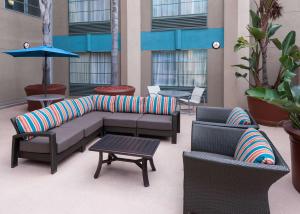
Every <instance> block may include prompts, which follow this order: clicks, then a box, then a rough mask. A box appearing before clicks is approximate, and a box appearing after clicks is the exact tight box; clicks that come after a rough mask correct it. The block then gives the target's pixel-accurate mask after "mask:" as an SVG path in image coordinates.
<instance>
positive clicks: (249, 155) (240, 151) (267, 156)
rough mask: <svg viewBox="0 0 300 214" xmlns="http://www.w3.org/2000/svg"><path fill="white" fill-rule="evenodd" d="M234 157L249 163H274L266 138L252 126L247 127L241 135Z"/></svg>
mask: <svg viewBox="0 0 300 214" xmlns="http://www.w3.org/2000/svg"><path fill="white" fill-rule="evenodd" d="M234 158H235V159H236V160H240V161H245V162H249V163H263V164H269V165H274V164H275V156H274V153H273V150H272V148H271V146H270V144H269V142H268V140H267V139H266V138H265V137H264V136H263V135H262V134H261V133H260V132H259V131H257V130H256V129H253V128H249V129H247V130H246V131H245V132H244V134H243V135H242V137H241V139H240V140H239V143H238V144H237V147H236V150H235V154H234Z"/></svg>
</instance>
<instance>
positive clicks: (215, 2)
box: [0, 0, 300, 107]
mask: <svg viewBox="0 0 300 214" xmlns="http://www.w3.org/2000/svg"><path fill="white" fill-rule="evenodd" d="M5 2H7V0H5ZM18 2H19V1H18ZM21 2H22V1H21ZM25 2H28V0H26V1H25ZM281 2H282V5H283V6H284V8H285V11H284V16H283V18H282V19H281V20H279V22H280V23H282V24H283V25H284V28H283V29H282V30H281V31H280V37H281V38H282V37H283V35H284V34H285V33H286V32H287V31H288V30H291V29H294V30H298V29H300V26H299V25H300V24H299V22H297V21H296V20H297V19H296V18H297V17H299V16H300V12H299V11H300V3H299V2H298V1H294V0H293V1H288V0H282V1H281ZM251 7H254V4H253V2H252V1H250V0H120V15H119V17H120V28H119V29H120V34H119V35H120V36H119V44H120V45H119V49H120V70H121V81H122V84H124V85H133V86H134V87H135V88H136V95H142V96H145V95H147V86H149V85H159V86H161V87H162V88H179V89H180V90H191V89H192V88H193V87H194V86H197V87H203V88H205V89H206V90H205V99H203V100H202V101H203V102H205V103H207V104H208V105H210V106H243V107H247V106H246V98H245V95H244V92H245V90H246V89H247V88H248V87H249V86H248V83H247V82H246V81H242V80H237V79H236V78H235V71H236V70H235V68H233V67H232V65H233V64H237V63H239V58H240V56H242V55H245V54H246V55H247V54H248V52H247V50H245V51H244V52H240V53H234V51H233V46H234V44H235V41H236V39H237V37H238V36H240V35H244V36H247V35H248V34H247V30H246V26H247V24H249V21H250V20H249V15H248V14H249V13H248V11H249V9H250V8H251ZM24 8H25V6H24ZM0 10H3V11H4V13H7V14H16V15H14V16H13V17H17V16H21V17H25V18H24V20H25V19H30V20H31V19H32V20H34V21H36V23H34V24H32V25H31V26H32V27H34V30H31V32H27V29H23V30H24V32H22V33H23V34H25V35H24V37H20V36H18V37H17V39H18V40H19V41H22V42H23V41H29V42H30V43H32V45H35V44H37V43H39V42H40V41H41V32H40V29H41V28H40V27H41V23H40V20H39V18H36V17H32V16H30V15H26V14H24V13H25V12H15V11H12V10H11V9H9V8H5V4H4V6H3V8H1V9H0ZM24 11H28V10H26V9H24ZM1 12H2V11H1ZM1 15H2V13H0V16H1ZM0 18H1V17H0ZM53 19H54V24H53V26H54V46H56V47H60V48H63V49H66V50H69V51H73V52H76V53H78V54H79V55H80V58H78V59H55V60H54V82H57V83H63V84H65V85H67V88H68V93H69V94H70V95H71V96H75V95H85V94H89V93H91V92H92V90H93V88H94V87H95V86H97V85H109V84H110V83H111V58H110V56H111V55H110V52H111V39H112V38H111V22H110V19H111V8H110V0H54V18H53ZM1 20H4V19H1ZM24 20H22V21H21V20H17V19H16V20H15V18H14V19H13V20H11V21H12V22H13V23H14V22H18V21H20V23H17V24H19V25H24ZM290 20H294V21H290ZM1 24H2V25H3V24H4V23H2V21H0V26H1ZM11 25H14V24H11ZM11 28H13V27H11ZM24 28H25V27H24ZM27 34H28V35H31V34H34V35H31V37H30V38H27V37H26V35H27ZM19 35H22V34H19ZM1 36H2V34H1ZM33 38H34V39H33ZM37 38H38V39H37ZM298 38H300V37H299V35H298ZM298 41H299V40H298ZM22 42H20V44H18V45H16V43H14V44H15V46H14V45H8V44H7V46H3V47H2V46H1V44H2V43H5V42H4V40H2V39H1V37H0V47H1V48H2V49H3V50H5V49H12V48H18V47H21V45H22ZM214 42H218V43H220V48H219V49H214V48H213V46H212V44H213V43H214ZM269 55H270V56H272V57H270V63H269V67H270V69H269V70H270V71H271V72H273V73H274V70H276V69H278V66H279V65H278V63H276V60H277V58H278V57H277V56H278V51H277V50H276V49H275V48H274V47H271V48H270V53H269ZM1 60H2V61H5V63H7V65H5V67H8V68H9V69H7V72H9V71H10V70H11V69H12V68H11V67H12V66H15V67H17V66H20V67H19V69H23V70H24V66H23V65H22V62H21V61H19V59H18V60H17V59H12V58H9V57H8V56H4V55H2V54H1V56H0V62H1ZM8 60H10V62H8ZM12 61H13V62H14V63H13V62H12ZM2 63H4V62H2ZM24 63H26V64H27V63H28V65H29V64H30V62H27V61H26V62H25V61H24ZM35 63H40V62H35ZM9 66H10V67H9ZM33 68H34V69H35V70H34V69H33ZM33 68H32V70H34V72H36V73H38V75H35V76H34V78H33V80H32V81H29V82H30V83H35V82H37V83H39V82H40V80H39V78H41V77H39V75H40V76H41V72H40V71H39V70H38V69H37V68H39V67H37V66H34V65H33ZM14 69H17V68H14ZM29 70H30V69H29ZM10 72H11V71H10ZM31 72H33V71H31ZM12 76H14V75H13V74H12ZM15 76H17V75H15ZM15 76H14V77H15ZM271 76H275V75H273V74H271ZM18 78H19V77H18ZM24 78H25V79H24V81H23V79H22V78H21V80H22V87H23V86H24V85H26V84H28V83H29V82H27V81H26V77H24ZM35 78H36V79H35ZM0 81H1V80H0ZM0 87H2V86H1V85H0ZM18 87H19V86H18ZM5 88H9V87H8V86H3V89H4V90H5ZM1 91H2V90H1ZM15 93H17V94H16V95H15V97H14V99H18V98H22V96H24V95H23V91H22V88H21V87H20V88H18V90H17V92H15ZM0 95H1V97H0V101H1V100H5V99H9V98H11V97H12V96H10V95H8V94H7V98H6V97H5V95H2V94H0Z"/></svg>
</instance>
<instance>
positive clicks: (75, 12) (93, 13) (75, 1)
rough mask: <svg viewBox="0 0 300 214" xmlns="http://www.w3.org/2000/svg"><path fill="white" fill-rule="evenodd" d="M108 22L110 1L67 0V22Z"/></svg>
mask: <svg viewBox="0 0 300 214" xmlns="http://www.w3.org/2000/svg"><path fill="white" fill-rule="evenodd" d="M103 21H110V0H69V22H70V23H80V22H103Z"/></svg>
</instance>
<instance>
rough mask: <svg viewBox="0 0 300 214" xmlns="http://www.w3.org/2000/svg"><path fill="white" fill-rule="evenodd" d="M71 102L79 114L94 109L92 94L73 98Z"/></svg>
mask: <svg viewBox="0 0 300 214" xmlns="http://www.w3.org/2000/svg"><path fill="white" fill-rule="evenodd" d="M73 103H74V105H75V106H76V109H77V113H79V116H82V115H84V114H86V113H89V112H91V111H93V110H94V109H95V105H94V102H93V99H92V96H87V97H81V98H78V99H75V100H73Z"/></svg>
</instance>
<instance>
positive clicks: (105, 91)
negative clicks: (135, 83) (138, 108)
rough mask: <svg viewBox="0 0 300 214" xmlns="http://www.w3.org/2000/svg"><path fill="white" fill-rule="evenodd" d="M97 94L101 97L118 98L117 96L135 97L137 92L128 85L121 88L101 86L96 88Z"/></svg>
mask: <svg viewBox="0 0 300 214" xmlns="http://www.w3.org/2000/svg"><path fill="white" fill-rule="evenodd" d="M94 91H95V93H96V94H101V95H110V96H116V95H127V96H133V95H134V92H135V88H134V87H132V86H128V85H121V86H100V87H97V88H95V90H94Z"/></svg>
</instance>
